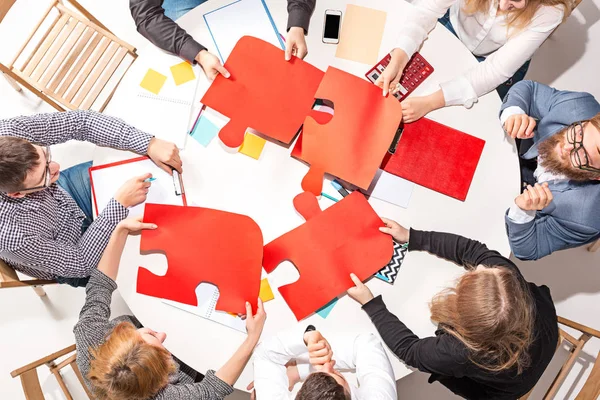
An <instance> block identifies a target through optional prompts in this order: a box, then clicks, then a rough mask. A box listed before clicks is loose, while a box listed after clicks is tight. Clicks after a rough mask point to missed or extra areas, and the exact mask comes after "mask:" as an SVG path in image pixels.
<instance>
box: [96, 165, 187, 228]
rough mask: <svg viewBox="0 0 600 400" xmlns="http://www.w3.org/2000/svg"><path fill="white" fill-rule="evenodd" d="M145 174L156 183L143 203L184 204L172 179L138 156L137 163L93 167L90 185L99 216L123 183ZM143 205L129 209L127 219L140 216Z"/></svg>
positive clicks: (153, 183) (142, 212)
mask: <svg viewBox="0 0 600 400" xmlns="http://www.w3.org/2000/svg"><path fill="white" fill-rule="evenodd" d="M99 167H101V166H99ZM146 173H151V174H152V177H153V178H156V180H154V181H153V182H152V185H151V186H150V190H149V191H148V198H147V199H146V202H145V203H156V204H172V205H178V206H181V205H183V197H182V196H177V195H176V194H175V189H174V187H173V177H172V176H171V175H169V174H168V173H166V172H165V171H163V170H162V169H160V168H159V167H157V166H156V164H154V162H152V160H150V159H149V158H146V157H140V161H135V162H129V163H123V164H120V165H116V166H111V167H107V168H97V167H92V171H91V182H92V185H93V194H94V196H93V197H94V200H95V204H96V209H97V210H98V213H101V212H102V210H104V207H106V205H107V204H108V202H109V201H110V199H111V198H113V196H114V195H115V193H116V192H117V190H119V188H120V187H121V186H122V185H123V184H124V183H125V182H126V181H128V180H129V179H131V178H134V177H136V176H141V175H144V174H146ZM145 203H142V204H139V205H137V206H135V207H132V208H130V209H129V216H130V217H135V216H138V215H143V214H144V205H145Z"/></svg>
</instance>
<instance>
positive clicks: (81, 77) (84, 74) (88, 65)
mask: <svg viewBox="0 0 600 400" xmlns="http://www.w3.org/2000/svg"><path fill="white" fill-rule="evenodd" d="M110 44H111V42H110V40H108V39H107V38H105V37H102V40H101V41H100V44H98V46H96V48H95V49H94V51H93V53H92V55H91V56H90V57H89V59H88V60H87V62H85V61H86V60H84V63H85V65H84V67H83V68H82V69H81V71H80V72H79V74H78V75H77V78H75V80H74V81H73V84H72V85H71V87H70V88H69V90H67V93H66V94H65V96H64V97H63V98H64V99H65V100H66V101H68V102H73V99H74V98H75V95H76V94H77V93H78V92H79V89H81V86H83V83H84V82H85V81H86V80H87V79H88V77H89V76H90V73H91V72H92V70H93V69H94V67H95V66H96V64H98V61H100V59H101V58H102V56H103V55H104V52H105V51H106V49H107V48H108V46H109V45H110Z"/></svg>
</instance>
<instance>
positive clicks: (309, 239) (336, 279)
mask: <svg viewBox="0 0 600 400" xmlns="http://www.w3.org/2000/svg"><path fill="white" fill-rule="evenodd" d="M394 101H396V100H394ZM294 207H295V208H296V210H297V211H298V212H299V213H300V214H302V216H303V217H304V218H305V219H306V223H305V224H304V225H302V226H299V227H298V228H296V229H294V230H292V231H290V232H288V233H286V234H284V235H282V236H280V237H278V238H277V239H275V240H273V241H272V242H271V243H269V244H267V245H266V246H265V248H264V256H263V266H264V268H265V270H266V271H267V272H268V273H269V272H273V270H274V269H275V268H276V267H277V266H278V265H279V264H280V263H281V262H283V261H285V260H289V261H291V262H293V263H294V265H295V266H296V268H297V269H298V271H299V272H300V279H298V280H297V281H296V282H294V283H292V284H289V285H286V286H282V287H280V288H279V292H280V293H281V295H282V296H283V298H284V299H285V301H286V302H287V304H288V305H289V307H290V308H291V310H292V312H293V313H294V315H295V316H296V318H297V319H298V320H301V319H303V318H305V317H307V316H308V315H309V314H311V313H313V312H315V311H316V310H318V309H319V308H321V307H323V306H324V305H325V304H327V303H328V302H330V301H331V299H333V298H334V297H336V296H339V295H340V294H342V293H343V292H345V291H346V290H348V289H349V288H350V287H352V286H353V285H354V284H353V283H352V280H351V279H350V273H351V272H353V273H355V274H356V276H358V278H359V279H360V280H365V279H367V278H369V277H370V276H372V275H373V274H375V273H376V272H377V271H378V270H380V269H381V267H383V266H384V265H386V264H387V263H388V262H389V261H390V259H391V258H392V252H393V244H392V239H391V237H390V236H389V235H386V234H384V233H382V232H381V231H379V227H381V226H383V225H384V224H383V222H382V221H381V218H379V216H378V215H377V214H376V213H375V211H373V209H372V208H371V205H370V204H369V203H368V202H367V200H366V199H365V197H364V196H363V195H362V194H360V193H359V192H353V193H352V194H350V195H348V196H346V197H345V198H344V199H343V200H341V201H340V202H338V203H336V204H334V205H333V206H331V207H329V208H328V209H326V210H324V211H321V209H320V208H319V204H318V202H317V199H316V198H315V196H314V195H313V194H312V193H309V192H304V193H301V194H299V195H298V196H296V197H295V198H294Z"/></svg>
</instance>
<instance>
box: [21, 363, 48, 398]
mask: <svg viewBox="0 0 600 400" xmlns="http://www.w3.org/2000/svg"><path fill="white" fill-rule="evenodd" d="M19 378H20V379H21V386H22V387H23V393H25V398H26V399H27V400H45V399H46V398H45V397H44V392H42V387H41V386H40V379H39V377H38V373H37V370H36V369H32V370H30V371H27V372H24V373H23V374H21V375H20V376H19Z"/></svg>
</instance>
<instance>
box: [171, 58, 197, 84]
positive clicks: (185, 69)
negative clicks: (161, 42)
mask: <svg viewBox="0 0 600 400" xmlns="http://www.w3.org/2000/svg"><path fill="white" fill-rule="evenodd" d="M171 74H172V75H173V80H174V81H175V84H176V85H177V86H179V85H181V84H183V83H186V82H189V81H193V80H194V79H196V74H194V69H193V68H192V66H191V64H190V63H189V62H187V61H184V62H182V63H179V64H175V65H173V66H172V67H171Z"/></svg>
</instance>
